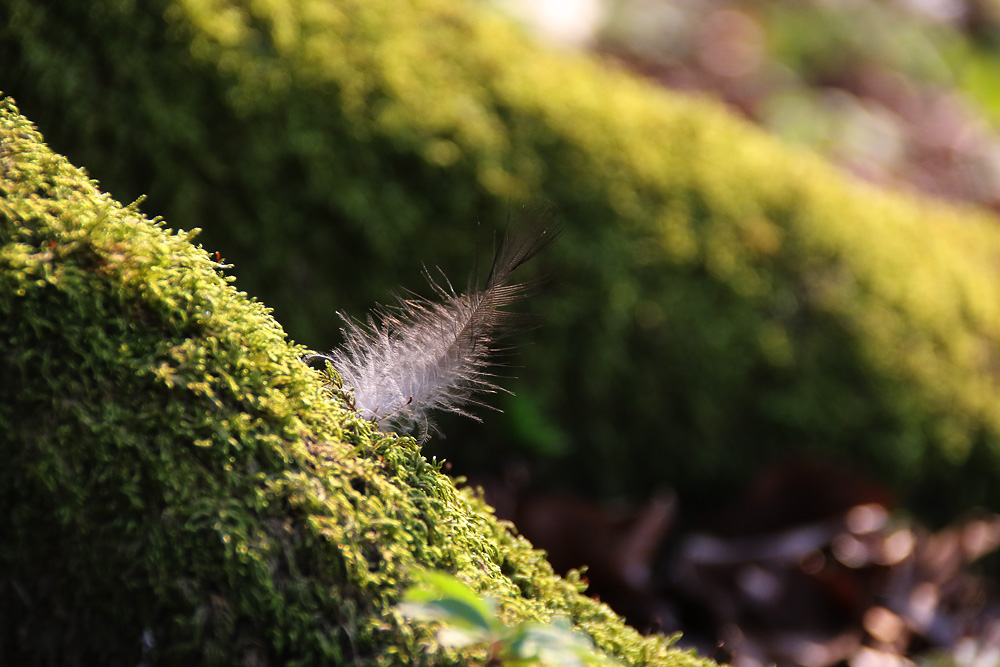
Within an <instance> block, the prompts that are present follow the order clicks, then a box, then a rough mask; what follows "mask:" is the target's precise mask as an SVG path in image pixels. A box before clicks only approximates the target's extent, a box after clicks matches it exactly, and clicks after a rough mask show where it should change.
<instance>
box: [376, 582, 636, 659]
mask: <svg viewBox="0 0 1000 667" xmlns="http://www.w3.org/2000/svg"><path fill="white" fill-rule="evenodd" d="M396 609H397V610H398V611H399V612H400V613H402V614H403V615H404V616H406V617H407V618H411V619H414V620H418V621H437V622H439V623H441V628H440V629H439V630H438V633H437V639H438V642H440V643H441V645H442V646H446V647H449V648H461V647H463V646H469V645H472V644H487V645H488V646H489V647H490V657H489V659H488V661H487V663H486V664H487V665H505V666H516V665H533V664H541V665H556V666H560V667H563V666H564V667H582V666H583V665H606V666H608V667H611V666H616V665H618V663H616V662H614V661H612V660H611V659H609V658H608V657H606V656H604V655H602V654H600V653H599V652H598V651H597V650H596V649H595V647H594V643H593V642H592V641H591V639H590V638H589V637H587V636H585V635H583V634H581V633H579V632H576V631H574V630H573V628H572V627H571V626H570V624H569V622H568V621H566V620H565V619H558V620H556V621H555V622H554V623H551V624H545V623H528V622H522V623H518V624H517V625H515V626H513V627H507V626H505V625H504V624H503V623H502V622H501V621H500V619H499V617H498V616H497V605H496V601H495V600H493V598H490V597H484V596H480V595H478V594H477V593H476V592H475V591H473V590H472V589H471V588H469V587H468V586H466V585H465V584H464V583H463V582H461V581H459V580H458V579H456V578H455V577H453V576H451V575H449V574H445V573H443V572H430V571H421V572H420V573H419V574H418V575H417V583H416V584H414V585H413V586H411V587H410V588H409V590H407V592H406V594H405V596H404V597H403V601H402V602H400V603H399V604H398V605H397V606H396Z"/></svg>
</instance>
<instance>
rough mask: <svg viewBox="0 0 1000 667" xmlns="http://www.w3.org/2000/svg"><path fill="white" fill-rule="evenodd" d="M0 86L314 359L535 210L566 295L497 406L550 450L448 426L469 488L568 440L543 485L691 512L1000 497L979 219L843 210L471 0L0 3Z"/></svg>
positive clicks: (988, 292) (672, 99)
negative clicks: (760, 485) (674, 496)
mask: <svg viewBox="0 0 1000 667" xmlns="http://www.w3.org/2000/svg"><path fill="white" fill-rule="evenodd" d="M0 61H2V62H5V63H13V65H12V66H11V67H10V69H9V71H7V72H5V81H6V82H7V83H5V85H6V86H7V87H8V90H10V91H12V92H13V93H14V94H15V96H16V97H17V98H18V99H19V100H20V102H21V103H22V105H24V106H25V109H27V110H28V115H29V116H31V117H32V118H33V119H35V120H36V121H37V122H39V123H40V124H41V126H42V127H43V129H45V131H46V134H47V136H48V137H49V139H50V140H51V141H52V142H53V145H54V146H55V147H56V148H57V149H58V150H60V151H62V152H64V153H65V154H67V155H69V157H70V158H71V159H75V160H76V161H77V162H79V163H82V164H86V165H87V166H88V168H90V169H92V170H93V173H95V174H97V175H98V176H100V178H101V180H102V183H104V184H105V186H106V187H107V188H108V189H109V190H110V191H111V192H113V193H116V194H117V195H118V197H119V198H128V199H130V198H133V197H136V196H138V195H139V194H140V193H144V192H146V193H148V194H149V200H148V204H147V207H148V210H151V211H155V212H157V213H161V214H163V215H166V216H167V217H168V219H170V220H180V221H184V222H185V224H190V225H192V226H199V227H203V228H204V229H205V230H206V231H205V234H206V235H205V237H204V238H205V239H207V241H206V243H207V244H208V245H209V247H212V248H218V249H220V250H221V251H222V252H223V254H224V255H225V256H226V257H228V258H229V259H232V260H234V261H236V263H237V264H238V265H239V266H240V267H241V286H242V287H243V288H245V289H247V290H248V292H250V293H251V294H254V295H255V296H258V297H260V298H262V299H263V300H264V301H265V302H266V303H268V304H270V305H272V306H273V307H274V308H275V313H276V317H277V319H279V320H280V321H281V322H282V323H283V324H284V325H285V326H286V327H287V328H288V330H289V331H290V332H291V333H292V335H293V336H294V337H295V338H296V340H299V341H303V342H305V343H306V344H308V345H310V346H313V347H317V348H323V347H330V346H332V345H333V344H334V343H335V341H336V339H337V333H336V332H337V328H338V326H339V323H338V320H337V318H336V315H335V312H336V311H337V310H345V311H347V312H349V313H351V314H355V315H357V314H361V313H363V312H365V311H366V310H367V309H368V308H369V307H370V306H371V305H372V304H373V303H374V302H376V301H379V300H382V301H384V300H385V293H386V290H387V289H389V288H399V287H400V286H404V287H409V288H413V287H416V286H418V285H420V284H421V283H420V278H419V275H418V273H419V270H420V267H421V264H422V263H424V262H426V263H428V264H442V265H444V266H445V268H446V269H447V270H448V272H449V275H451V276H453V277H458V276H459V275H460V274H458V273H456V272H455V271H454V270H452V269H453V268H454V267H456V266H459V264H458V263H459V262H462V264H461V266H462V267H463V270H464V269H465V267H467V265H468V263H469V257H470V256H471V255H472V251H471V245H472V243H473V239H474V238H475V236H476V234H475V232H474V230H473V222H474V221H475V220H476V219H483V220H492V219H495V218H497V219H499V218H502V216H503V211H504V210H505V209H506V207H507V205H508V202H509V201H510V200H511V199H512V198H518V197H522V196H529V197H530V196H538V197H544V198H547V199H549V200H551V201H552V202H554V203H555V204H556V206H557V207H558V208H559V209H560V210H561V211H562V213H563V218H564V220H565V226H566V233H565V234H564V236H563V239H562V240H561V241H560V243H559V244H558V245H557V246H556V247H554V248H553V249H552V250H553V252H552V253H551V256H552V259H553V260H554V263H555V264H556V265H557V266H559V267H560V269H559V271H558V272H557V283H558V285H557V287H556V288H555V289H553V290H551V291H550V292H549V293H547V294H545V295H543V296H542V297H541V298H540V299H538V300H537V301H536V303H535V307H536V309H537V310H539V311H544V312H545V313H547V317H546V319H545V326H544V327H542V328H541V329H539V330H538V331H537V332H534V333H533V334H532V336H533V340H534V342H535V344H534V345H532V346H529V347H527V348H526V349H525V350H524V352H523V355H522V356H521V357H520V358H519V359H518V361H517V362H516V363H517V364H518V365H519V366H523V367H524V370H523V371H519V374H520V375H521V376H522V378H523V383H522V386H523V387H524V388H526V389H525V390H522V389H518V395H519V396H518V398H516V399H511V400H515V401H517V400H520V401H526V402H529V403H531V409H527V410H525V409H522V410H517V409H512V410H509V411H508V412H509V414H510V415H512V416H516V415H518V414H521V415H524V414H533V415H536V416H537V415H544V416H545V418H546V419H548V420H549V421H550V423H549V424H542V425H541V426H540V427H536V426H532V425H530V424H525V425H520V426H519V425H516V424H515V425H507V426H502V427H496V428H490V429H489V433H487V434H482V432H479V435H477V437H480V436H481V437H482V439H483V440H484V442H483V445H482V446H481V447H479V448H470V447H468V446H466V445H465V443H466V441H467V439H468V437H469V431H462V430H461V429H462V427H461V426H460V425H452V424H449V425H448V427H447V428H448V433H449V436H450V438H449V440H450V442H452V443H457V445H456V446H455V447H454V448H452V449H448V447H447V445H448V443H447V442H446V443H444V444H443V445H442V444H435V445H434V446H435V447H438V449H437V451H438V452H445V453H447V455H448V456H449V458H452V459H455V460H458V459H461V460H462V463H463V464H464V465H465V466H466V468H467V467H468V466H471V465H472V464H474V463H476V461H475V459H478V463H479V464H480V465H482V466H484V467H491V468H495V466H496V457H497V454H496V452H498V451H504V450H505V449H509V448H510V447H511V445H512V443H511V441H510V439H509V438H506V437H505V435H504V434H505V433H510V432H514V433H516V432H518V431H519V429H520V430H521V431H532V432H542V431H548V432H549V433H550V435H546V436H545V437H544V438H541V439H540V438H538V437H533V436H532V435H530V434H529V435H526V436H524V437H523V438H521V440H520V445H521V446H522V447H530V446H532V445H531V443H533V442H540V441H541V440H545V441H546V442H549V443H570V447H569V448H561V447H558V446H548V447H547V448H544V447H542V448H543V449H546V450H547V451H550V452H556V451H563V450H564V449H566V450H568V451H567V453H566V454H565V455H564V457H563V458H562V459H559V460H558V461H555V462H554V463H553V464H552V465H551V466H550V470H549V476H548V479H549V481H551V482H552V483H554V484H558V483H568V484H571V485H572V486H575V487H577V488H580V489H587V490H589V491H596V492H599V493H602V494H604V495H622V494H628V493H637V494H643V493H646V492H648V491H649V490H650V489H652V488H654V487H657V486H660V485H664V484H670V485H673V486H676V487H678V488H680V489H681V491H682V492H683V495H682V498H684V499H685V502H688V499H690V501H693V502H690V504H695V502H697V503H698V504H699V506H708V505H710V504H712V503H717V502H719V500H720V499H724V498H725V496H726V494H727V493H728V490H729V489H732V488H736V487H737V483H738V482H740V481H743V480H745V479H746V477H747V476H748V475H751V474H753V473H754V472H755V471H756V470H758V469H759V468H760V467H761V466H762V465H765V464H766V463H767V462H769V461H771V460H773V459H774V458H776V457H779V456H782V455H784V454H787V453H789V452H798V451H801V450H803V449H809V450H812V451H816V452H821V453H824V454H827V455H831V456H839V457H843V458H849V459H851V460H852V461H854V462H856V463H858V464H861V465H864V466H866V467H867V468H868V469H869V470H871V471H874V472H876V473H878V474H879V475H880V476H881V477H882V478H883V479H885V480H887V481H889V482H892V483H893V484H894V485H895V486H896V488H897V489H899V490H900V491H901V493H902V495H904V497H906V498H907V499H908V500H909V501H911V502H914V503H916V504H917V505H919V506H920V507H921V509H923V510H925V511H926V512H932V513H938V515H939V516H942V515H948V514H950V513H952V512H954V511H956V510H959V509H961V508H965V507H968V506H969V505H973V504H987V505H995V504H996V503H997V502H1000V496H998V494H997V488H1000V487H997V486H996V485H995V484H993V483H992V480H994V479H995V478H996V475H997V474H998V472H1000V412H998V411H997V409H996V407H995V406H996V405H998V401H1000V386H998V375H997V368H998V365H997V357H998V345H997V342H996V341H997V340H1000V306H998V305H997V304H1000V294H998V291H1000V287H998V285H1000V280H998V278H1000V276H998V275H997V274H998V268H997V266H998V264H997V262H996V257H997V254H998V252H1000V232H998V229H997V225H996V221H995V220H994V219H992V218H989V217H987V216H986V215H984V214H981V213H976V212H973V211H967V210H961V209H956V208H948V207H946V206H944V205H939V204H932V203H927V202H923V201H920V200H916V199H911V198H906V197H902V196H895V195H887V194H882V193H878V192H875V191H873V190H872V189H869V188H867V187H864V186H861V185H858V184H856V183H853V182H851V181H849V180H848V179H846V178H845V177H844V176H842V175H841V174H839V173H837V172H835V171H834V170H833V169H831V168H830V167H829V166H827V165H825V164H822V163H820V162H819V161H818V160H817V159H816V158H815V157H813V156H811V155H809V154H806V153H804V152H800V151H795V150H793V149H790V148H788V147H787V146H783V145H781V144H779V143H778V142H776V141H775V140H773V139H771V138H769V137H767V136H765V135H763V134H762V133H760V132H759V131H757V130H755V129H753V128H751V127H749V126H747V125H746V124H744V123H742V122H740V121H739V120H737V119H734V118H732V117H731V116H729V115H728V114H727V113H725V112H724V111H723V110H722V109H721V108H719V107H717V106H714V105H712V104H709V103H705V102H700V101H693V100H687V99H684V98H681V97H678V96H675V95H670V94H668V93H666V92H663V91H660V90H657V89H654V88H652V87H650V86H648V85H646V84H644V83H642V82H638V81H635V80H633V79H630V78H628V77H627V76H625V75H623V74H622V73H621V72H617V71H613V70H611V69H609V68H606V67H603V66H601V65H600V64H597V63H594V62H592V61H590V60H588V59H585V58H582V57H577V56H574V55H570V54H565V53H554V52H550V51H546V50H544V49H542V48H540V47H538V46H537V45H534V44H532V43H531V42H530V41H529V40H527V39H526V38H525V37H524V36H523V35H522V34H521V33H520V32H518V30H516V29H515V28H514V27H512V26H511V25H510V24H509V23H508V22H506V21H505V20H503V19H502V18H501V17H499V16H497V15H496V14H495V13H494V12H492V11H491V10H489V8H488V7H486V6H484V5H483V4H482V3H468V4H465V3H455V2H452V1H450V0H449V1H445V0H408V1H405V2H402V1H399V0H384V1H383V0H378V1H376V0H358V1H353V0H345V1H342V2H337V3H329V2H323V1H318V0H275V1H273V2H267V3H261V2H228V3H206V2H195V1H194V0H190V1H189V0H172V1H168V0H160V1H159V2H149V3H141V4H140V3H134V2H128V1H122V0H102V1H100V2H96V3H89V4H88V6H87V7H83V8H81V7H80V6H78V3H72V2H53V3H46V6H45V7H44V8H43V7H41V6H40V5H39V3H36V2H31V1H29V0H12V1H11V2H8V3H4V6H3V7H2V8H0ZM432 243H433V246H431V244H432ZM541 260H542V262H545V261H547V260H546V259H545V258H541ZM527 388H530V390H528V389H527ZM499 423H500V422H499V421H494V422H492V424H494V425H496V424H499ZM551 433H556V435H551ZM513 444H514V445H517V444H518V443H517V442H514V443H513ZM539 447H541V446H539Z"/></svg>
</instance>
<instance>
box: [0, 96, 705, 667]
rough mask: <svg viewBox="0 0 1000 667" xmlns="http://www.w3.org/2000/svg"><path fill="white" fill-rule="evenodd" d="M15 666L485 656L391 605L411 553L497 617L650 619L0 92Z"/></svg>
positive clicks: (3, 588)
mask: <svg viewBox="0 0 1000 667" xmlns="http://www.w3.org/2000/svg"><path fill="white" fill-rule="evenodd" d="M0 195H2V199H0V378H2V382H0V433H3V437H2V438H0V458H2V460H3V465H2V466H0V506H2V507H3V508H4V511H3V512H2V513H0V536H2V537H0V628H2V630H0V662H2V663H3V664H18V665H35V664H36V665H42V664H62V665H94V664H133V665H134V664H139V663H140V661H141V660H143V661H144V662H143V664H217V665H234V664H245V665H267V664H282V665H319V664H349V665H393V664H397V665H402V664H407V665H409V664H456V665H457V664H469V663H470V661H472V662H475V661H476V660H481V659H483V657H484V655H485V653H483V654H478V653H476V651H475V650H470V651H466V652H465V653H455V652H449V651H442V650H440V649H439V648H438V647H437V646H436V645H435V642H434V638H433V634H432V633H431V632H430V630H428V629H427V628H426V627H424V626H411V625H408V624H407V623H405V622H404V621H403V620H402V618H401V617H400V616H399V615H398V614H397V613H396V612H395V611H393V610H392V606H393V605H394V604H395V603H396V602H397V600H398V598H399V596H400V594H401V592H402V590H403V589H404V588H405V587H406V585H407V583H408V581H409V579H410V577H411V575H412V572H413V568H414V567H417V566H419V567H429V568H440V569H445V570H450V571H453V572H457V573H458V574H459V575H460V576H461V577H462V578H463V579H465V580H466V581H468V582H470V583H471V584H472V585H473V586H474V587H476V588H477V589H478V590H482V591H487V592H488V593H489V594H490V595H493V596H495V597H497V598H498V599H499V601H500V605H501V610H502V614H503V617H504V619H505V620H507V621H510V622H513V621H517V620H525V619H537V620H548V619H551V618H553V617H554V616H565V617H568V618H570V619H571V621H572V622H573V623H574V624H575V625H576V626H577V627H578V628H579V629H582V630H584V631H586V632H588V633H589V634H591V635H592V636H593V637H594V639H595V641H596V642H597V644H598V645H599V646H600V647H602V648H603V649H605V650H607V651H609V652H611V653H612V654H614V655H615V656H617V657H618V659H620V660H621V661H623V663H625V664H649V665H698V664H709V663H706V662H702V661H699V660H697V659H695V658H694V657H692V656H690V655H688V654H685V653H682V652H678V651H674V650H671V649H669V648H668V645H667V642H666V641H665V640H664V639H663V638H662V637H660V638H641V637H640V636H638V635H637V634H636V633H635V632H634V631H633V630H631V629H629V628H627V627H625V626H624V625H623V624H622V622H621V621H620V620H619V619H618V618H617V617H616V616H614V615H613V614H612V613H611V612H610V611H609V610H608V609H607V608H606V607H604V606H603V605H601V604H599V603H596V602H594V601H592V600H590V599H588V598H585V597H584V596H582V595H581V594H580V593H579V592H578V589H579V588H580V585H579V582H577V581H572V580H569V581H567V580H563V579H560V578H558V577H556V576H554V575H553V574H552V570H551V568H550V567H549V565H548V564H547V563H546V562H545V560H544V557H543V555H542V554H540V553H539V552H536V551H534V550H532V548H531V546H530V545H529V544H528V543H526V542H525V541H524V540H523V539H521V538H518V537H516V536H514V535H513V534H512V533H511V531H510V530H509V529H508V527H507V526H506V525H504V524H502V523H500V522H498V521H497V520H496V519H494V518H493V516H492V515H491V514H490V512H489V509H488V508H487V507H485V506H484V504H483V503H482V502H481V501H480V500H478V499H477V498H475V497H473V496H471V495H467V494H463V493H461V492H459V491H457V490H456V488H455V486H454V484H453V483H452V481H451V480H450V479H449V478H448V477H446V476H444V475H442V474H441V472H440V471H439V465H438V464H436V463H434V462H428V461H427V460H426V459H425V458H424V457H423V456H422V455H421V453H420V450H419V448H418V447H417V445H416V443H415V442H414V441H413V440H412V439H408V438H397V437H395V436H387V435H385V434H382V433H379V432H376V431H373V430H372V428H371V426H370V424H368V423H367V422H363V421H361V420H359V419H357V417H356V416H355V415H354V414H353V413H351V412H349V411H345V410H343V409H341V407H340V406H339V405H338V403H337V402H336V401H335V400H334V399H333V398H332V397H331V396H329V395H326V394H325V393H324V389H323V387H322V384H321V381H320V378H319V375H318V374H317V373H316V372H315V371H312V370H310V369H308V368H307V367H306V366H305V365H303V364H302V363H301V362H300V360H299V358H300V355H301V354H302V353H303V349H302V348H301V347H298V346H296V345H293V344H290V343H289V342H288V341H287V339H286V336H285V334H284V332H283V331H282V329H281V327H280V326H279V325H278V324H277V323H276V322H275V321H274V319H273V318H272V317H271V315H270V314H269V312H268V310H267V309H266V308H265V307H264V306H262V305H261V304H260V303H258V302H256V301H254V300H252V299H249V298H247V296H246V295H245V294H243V293H241V292H238V291H237V290H236V289H235V288H234V286H233V285H232V281H231V279H228V278H226V277H224V276H223V274H222V268H223V267H222V266H220V265H219V264H218V263H216V262H215V261H213V259H212V258H211V257H210V256H209V255H208V254H207V253H206V252H205V251H204V250H202V249H201V248H200V247H197V246H195V245H192V243H191V242H190V238H191V236H192V234H191V233H185V232H175V231H172V230H170V229H168V228H167V227H165V226H164V225H163V224H162V223H157V222H151V221H149V220H147V219H145V218H144V217H143V216H142V214H140V213H139V212H138V211H137V209H136V208H135V206H122V205H120V204H118V203H117V202H116V201H114V200H113V199H112V198H111V197H110V196H109V195H107V194H104V193H102V192H100V191H99V190H98V188H97V185H96V183H95V182H94V181H91V180H88V178H87V175H86V174H85V173H84V172H83V171H81V170H78V169H76V168H75V167H73V166H71V165H70V164H69V163H68V162H67V161H66V160H65V159H64V158H62V157H60V156H59V155H57V154H54V153H53V152H51V151H50V150H49V149H48V148H47V147H46V146H45V145H44V144H43V143H42V139H41V137H40V135H39V134H38V133H37V131H36V130H35V129H34V127H33V126H32V125H31V124H30V123H29V122H28V121H27V120H26V119H25V118H23V117H22V116H20V115H19V114H18V111H17V109H16V108H15V107H14V105H13V102H12V101H11V100H10V98H3V101H2V102H0Z"/></svg>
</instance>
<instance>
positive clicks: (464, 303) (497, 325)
mask: <svg viewBox="0 0 1000 667" xmlns="http://www.w3.org/2000/svg"><path fill="white" fill-rule="evenodd" d="M556 236H557V233H556V232H554V231H553V230H552V229H551V228H549V227H548V226H546V225H545V224H542V221H541V220H539V221H535V222H533V223H532V224H529V225H526V226H524V227H522V228H519V229H517V230H515V231H514V232H513V233H511V232H509V233H508V234H507V236H506V237H505V238H504V241H503V243H502V244H501V246H500V249H499V250H498V251H497V253H496V256H495V257H494V260H493V267H492V269H491V271H490V275H489V277H488V278H487V281H486V285H485V287H484V288H482V289H481V290H480V289H477V288H475V287H474V286H473V287H470V289H469V291H468V292H467V293H465V294H457V293H456V292H455V290H454V288H452V286H451V283H449V282H448V281H447V279H445V281H444V283H445V286H442V285H441V284H440V283H439V282H436V281H435V280H434V279H433V278H432V277H431V276H430V274H429V273H426V272H425V275H426V276H427V280H428V282H429V283H430V285H431V287H432V288H433V289H434V292H435V293H436V294H437V296H438V298H439V299H440V302H433V301H430V300H427V299H423V298H419V297H412V298H405V299H404V298H397V302H398V303H397V305H396V306H393V307H379V308H376V309H375V310H374V311H373V313H372V314H370V315H369V316H368V320H367V324H362V323H360V322H357V321H355V320H352V319H350V318H347V317H344V321H345V323H346V328H345V329H344V330H343V331H344V335H345V342H344V344H343V345H342V346H341V347H340V348H338V349H336V350H334V351H333V352H331V353H330V354H329V355H310V357H308V359H309V360H312V359H325V360H327V361H329V362H330V363H331V364H332V365H333V367H334V368H335V369H336V370H337V372H338V373H339V374H340V376H341V379H342V381H343V386H344V388H349V389H351V390H353V397H354V405H355V407H356V409H357V410H358V411H359V412H360V413H361V414H362V415H363V416H364V417H365V418H366V419H370V420H372V421H374V422H377V423H378V424H379V427H380V428H382V429H383V430H388V429H393V430H399V431H413V430H416V432H417V433H418V434H419V435H420V437H424V436H426V434H427V433H428V432H430V431H432V430H434V426H433V422H432V421H431V419H430V412H431V411H432V410H444V411H448V412H455V413H458V414H462V415H466V416H468V417H471V418H473V419H477V420H478V417H476V416H475V415H473V414H472V413H470V412H469V411H468V409H467V408H468V407H469V406H471V405H480V406H485V407H489V406H487V405H486V404H485V403H483V402H482V399H481V398H477V395H479V394H483V393H495V392H496V391H498V390H501V388H500V387H498V386H497V385H496V384H495V383H494V382H493V378H494V377H495V376H494V375H492V374H491V373H490V372H489V369H490V368H491V367H492V366H493V365H494V362H493V361H491V357H492V356H493V355H494V353H496V352H497V351H499V350H500V349H501V348H499V346H498V344H497V342H498V341H499V340H500V339H501V338H502V337H503V336H504V335H505V334H507V333H508V332H509V330H510V328H511V326H512V325H513V324H515V323H516V322H517V316H516V315H515V314H513V313H510V312H508V311H505V310H503V308H504V307H506V306H508V305H510V304H511V303H513V302H514V301H517V300H518V299H521V298H523V297H524V296H526V295H527V294H528V293H529V291H530V287H531V285H530V284H523V283H522V284H508V281H509V280H510V277H511V274H512V273H513V272H514V271H515V270H516V269H517V268H518V267H519V266H521V265H522V264H524V263H525V262H527V261H528V260H529V259H531V258H532V257H534V256H535V255H536V254H538V253H539V252H540V251H541V250H543V249H544V248H545V247H546V246H548V245H549V244H550V243H551V242H552V241H553V240H554V239H555V237H556ZM342 317H343V316H342Z"/></svg>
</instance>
